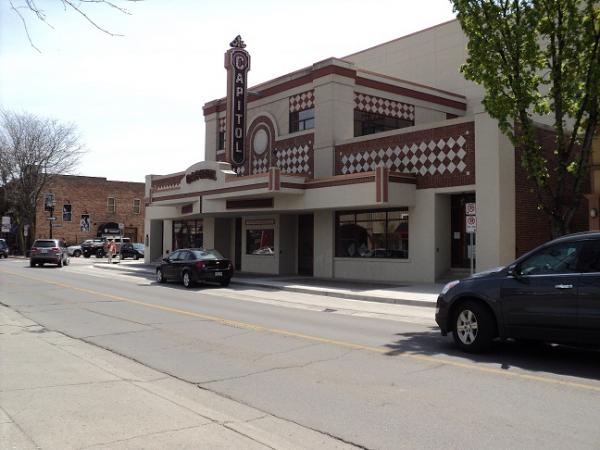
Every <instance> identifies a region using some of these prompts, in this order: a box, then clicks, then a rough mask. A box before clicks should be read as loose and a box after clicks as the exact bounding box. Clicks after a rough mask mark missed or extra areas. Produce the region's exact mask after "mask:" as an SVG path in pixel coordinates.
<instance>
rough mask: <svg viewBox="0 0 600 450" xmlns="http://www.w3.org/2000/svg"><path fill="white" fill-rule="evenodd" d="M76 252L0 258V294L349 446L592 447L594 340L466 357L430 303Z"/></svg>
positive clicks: (59, 327)
mask: <svg viewBox="0 0 600 450" xmlns="http://www.w3.org/2000/svg"><path fill="white" fill-rule="evenodd" d="M88 264H90V262H89V261H87V262H86V261H83V260H80V261H76V263H75V264H72V265H71V266H69V267H65V268H62V269H56V268H50V267H47V268H46V267H44V268H29V267H28V265H27V262H26V261H24V260H8V261H2V263H1V264H0V302H1V303H2V304H4V305H6V306H8V307H10V308H12V309H15V310H17V311H19V312H20V313H22V314H23V315H24V316H26V317H28V318H29V319H31V320H33V321H35V322H37V323H40V324H41V325H43V326H44V327H46V328H47V329H51V330H55V331H59V332H62V333H65V334H67V335H69V336H71V337H74V338H77V339H81V340H84V341H86V342H89V343H92V344H94V345H97V346H100V347H103V348H105V349H108V350H111V351H113V352H115V353H118V354H120V355H124V356H127V357H129V358H131V359H133V360H136V361H138V362H141V363H142V364H144V365H147V366H149V367H152V368H154V369H157V370H160V371H162V372H164V373H167V374H170V375H173V376H175V377H177V378H179V379H182V380H185V381H188V382H190V383H194V384H196V385H198V386H199V387H200V388H201V389H207V390H210V391H212V392H215V393H218V394H220V395H223V396H225V397H228V398H231V399H235V400H236V401H239V402H242V403H244V404H247V405H251V406H253V407H255V408H257V409H259V410H262V411H265V412H268V413H270V414H272V415H274V416H276V417H281V418H284V419H286V420H289V421H292V422H295V423H298V424H301V425H303V426H305V427H308V428H311V429H314V430H317V431H320V432H322V433H326V434H328V435H331V436H334V437H337V438H339V439H341V440H343V441H345V442H348V443H352V444H354V445H356V446H358V447H364V448H369V449H371V448H373V449H375V448H388V449H398V448H411V449H414V448H432V449H439V448H461V449H475V448H486V449H496V448H498V449H505V448H520V449H526V448H544V449H553V448H557V449H564V448H570V449H579V448H589V449H592V448H596V449H597V448H600V426H598V412H599V411H600V352H598V351H595V350H586V349H575V348H569V347H561V346H550V345H543V344H530V345H526V346H523V345H517V344H516V343H501V344H498V345H496V346H495V348H494V351H493V352H492V353H490V354H487V355H483V356H469V355H464V354H460V353H458V352H456V351H455V350H454V347H453V345H452V342H451V339H450V338H442V337H441V336H439V332H438V331H437V329H436V328H435V327H434V325H433V322H432V318H431V317H428V316H427V315H429V314H432V311H431V309H430V311H431V312H429V313H427V315H423V316H422V317H420V318H419V317H418V314H417V315H415V314H414V313H411V312H410V311H408V310H410V309H411V307H409V306H394V308H397V311H398V314H397V315H394V317H392V315H390V317H386V316H385V314H381V315H379V316H378V318H372V317H365V315H364V314H363V315H352V314H338V313H336V311H330V310H331V308H329V309H320V310H319V309H315V308H314V307H313V308H304V307H301V306H298V305H297V304H295V303H294V298H293V296H294V295H295V294H292V293H283V292H272V291H257V290H254V289H249V288H247V287H245V288H242V287H237V288H236V287H233V288H227V289H223V288H220V287H217V286H214V287H200V288H194V289H191V290H185V289H184V288H183V287H180V286H178V285H175V284H168V285H158V284H156V283H154V282H153V280H150V279H148V278H146V277H145V276H143V275H135V274H121V273H115V272H114V271H108V270H102V269H99V268H93V267H91V266H89V265H88ZM290 306H293V307H290ZM403 309H405V310H406V314H405V315H406V317H412V319H411V320H406V321H403V320H402V319H398V317H402V316H403V314H404V313H403ZM328 311H329V312H328Z"/></svg>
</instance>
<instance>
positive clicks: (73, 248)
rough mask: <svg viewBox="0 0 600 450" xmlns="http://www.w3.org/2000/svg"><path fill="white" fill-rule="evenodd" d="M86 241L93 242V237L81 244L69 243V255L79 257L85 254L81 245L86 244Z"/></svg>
mask: <svg viewBox="0 0 600 450" xmlns="http://www.w3.org/2000/svg"><path fill="white" fill-rule="evenodd" d="M86 242H91V239H88V240H87V241H83V242H82V243H81V244H78V245H69V246H68V247H67V251H68V252H69V256H74V257H75V258H79V257H80V256H81V255H82V254H83V252H82V250H81V246H82V245H84V244H85V243H86Z"/></svg>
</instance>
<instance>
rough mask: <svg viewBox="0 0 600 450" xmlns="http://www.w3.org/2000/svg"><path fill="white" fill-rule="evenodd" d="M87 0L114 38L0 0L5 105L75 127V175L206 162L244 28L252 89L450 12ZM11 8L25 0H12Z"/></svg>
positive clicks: (50, 1)
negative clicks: (208, 116)
mask: <svg viewBox="0 0 600 450" xmlns="http://www.w3.org/2000/svg"><path fill="white" fill-rule="evenodd" d="M114 2H115V3H116V4H118V5H120V6H124V7H126V8H127V9H128V11H129V12H130V13H131V14H123V13H121V12H119V11H118V10H116V9H114V8H111V7H109V6H108V5H98V4H88V5H84V6H85V12H86V14H88V15H89V16H90V17H92V18H93V19H94V21H95V22H96V23H97V24H98V25H99V26H102V27H104V28H105V29H107V30H109V31H110V32H112V33H114V34H121V35H123V36H110V35H108V34H106V33H103V32H101V31H99V30H97V29H96V28H94V27H93V25H91V24H89V23H88V22H86V20H85V19H84V18H83V17H82V16H80V15H78V14H76V13H74V12H72V11H69V10H67V11H65V10H64V8H63V7H62V6H61V2H60V1H59V0H37V4H38V6H39V7H40V8H41V9H43V10H44V12H45V14H46V17H47V22H48V23H49V24H50V26H48V25H46V24H44V23H42V22H41V21H39V20H38V19H37V18H35V17H34V16H33V15H32V14H28V13H27V11H23V15H24V18H25V19H26V22H27V27H28V30H29V34H30V36H31V39H32V41H33V44H34V45H35V46H36V47H37V48H38V49H39V51H38V50H36V49H35V48H34V47H32V45H31V44H30V43H29V40H28V39H27V34H26V33H25V29H24V27H23V23H22V22H21V19H20V18H19V17H18V16H17V15H16V14H15V13H14V12H12V11H11V10H10V8H9V1H8V0H0V108H2V109H5V110H11V111H15V112H28V113H33V114H36V115H38V116H42V117H50V118H55V119H58V120H60V121H62V122H69V123H74V124H75V125H76V126H77V128H78V131H79V134H80V139H81V142H82V143H83V144H84V145H85V148H86V153H85V155H84V156H83V158H82V160H81V164H80V165H79V167H78V168H77V169H76V172H74V173H75V174H77V175H87V176H100V177H106V178H108V179H109V180H121V181H140V182H142V181H144V176H145V175H148V174H168V173H174V172H178V171H182V170H185V169H186V168H187V167H189V166H191V165H192V164H194V163H196V162H198V161H201V160H203V159H204V117H203V114H202V106H203V105H204V104H205V103H206V102H208V101H211V100H214V99H217V98H221V97H224V96H225V93H226V92H225V91H226V72H225V69H224V67H223V55H224V53H225V51H226V50H227V49H228V48H229V42H231V41H232V40H233V38H234V37H235V36H236V35H238V34H240V35H241V36H242V39H243V40H244V41H245V43H246V45H247V47H246V50H248V52H249V53H250V55H251V57H252V66H251V70H250V72H249V74H248V83H249V85H250V86H253V85H256V84H259V83H262V82H265V81H268V80H270V79H273V78H276V77H278V76H281V75H285V74H287V73H289V72H292V71H294V70H298V69H301V68H303V67H307V66H310V65H311V64H313V63H315V62H318V61H321V60H323V59H326V58H329V57H332V56H333V57H343V56H346V55H349V54H351V53H354V52H357V51H359V50H362V49H365V48H368V47H371V46H373V45H377V44H380V43H383V42H386V41H390V40H392V39H396V38H398V37H401V36H404V35H406V34H410V33H413V32H415V31H419V30H422V29H424V28H427V27H430V26H433V25H436V24H439V23H442V22H446V21H448V20H451V19H453V18H454V14H453V12H452V5H451V3H450V1H449V0H420V1H418V2H414V1H409V0H395V1H391V0H375V1H370V2H367V1H364V0H304V1H302V2H299V1H298V2H290V1H285V0H279V1H275V0H253V1H238V0H229V1H206V0H145V1H140V2H135V3H133V2H126V1H124V0H114ZM13 3H14V4H15V5H17V4H20V3H23V0H13Z"/></svg>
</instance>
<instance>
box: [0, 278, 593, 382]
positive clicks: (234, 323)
mask: <svg viewBox="0 0 600 450" xmlns="http://www.w3.org/2000/svg"><path fill="white" fill-rule="evenodd" d="M0 273H5V274H9V275H14V276H17V277H21V278H25V279H30V280H35V281H41V282H43V283H47V284H51V285H54V286H58V287H62V288H65V289H71V290H73V291H78V292H83V293H86V294H91V295H96V296H99V297H104V298H108V299H111V300H116V301H121V302H126V303H130V304H133V305H139V306H144V307H147V308H153V309H158V310H160V311H166V312H170V313H173V314H179V315H182V316H188V317H194V318H196V319H202V320H207V321H211V322H215V323H218V324H221V325H225V326H228V327H233V328H241V329H245V330H251V331H257V332H262V333H272V334H276V335H280V336H288V337H294V338H297V339H303V340H306V341H310V342H316V343H320V344H327V345H334V346H337V347H343V348H348V349H352V350H362V351H366V352H371V353H379V354H386V353H389V351H390V350H389V349H384V348H380V347H371V346H368V345H361V344H355V343H352V342H346V341H339V340H336V339H328V338H323V337H319V336H311V335H308V334H302V333H296V332H293V331H288V330H283V329H280V328H270V327H264V326H262V325H256V324H251V323H247V322H240V321H238V320H230V319H225V318H223V317H218V316H212V315H208V314H202V313H197V312H193V311H186V310H184V309H179V308H171V307H169V306H162V305H156V304H153V303H147V302H142V301H140V300H134V299H131V298H127V297H122V296H119V295H112V294H107V293H104V292H99V291H94V290H92V289H85V288H80V287H76V286H72V285H69V284H64V283H58V282H56V281H50V280H44V279H41V278H36V277H30V276H27V275H22V274H20V273H15V272H11V271H8V270H2V269H0ZM398 356H402V357H404V358H409V359H412V360H416V361H419V362H424V363H428V364H443V365H446V366H450V367H457V368H460V369H465V370H472V371H477V372H484V373H490V374H494V375H499V376H502V377H508V378H515V379H522V380H529V381H536V382H542V383H546V384H553V385H557V386H565V387H570V388H576V389H584V390H587V391H593V392H598V393H600V385H592V384H585V383H577V382H574V381H568V380H560V379H557V378H550V377H545V376H540V375H531V374H527V373H522V372H509V371H507V370H501V369H496V368H493V367H486V366H481V365H478V364H472V363H463V362H459V361H453V360H449V359H444V358H438V357H435V356H426V355H418V354H415V353H408V352H404V353H399V354H398Z"/></svg>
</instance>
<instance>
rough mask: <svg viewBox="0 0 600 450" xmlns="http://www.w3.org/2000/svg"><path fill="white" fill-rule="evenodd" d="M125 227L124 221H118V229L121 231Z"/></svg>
mask: <svg viewBox="0 0 600 450" xmlns="http://www.w3.org/2000/svg"><path fill="white" fill-rule="evenodd" d="M124 229H125V224H124V223H120V224H119V230H121V231H123V230H124Z"/></svg>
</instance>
